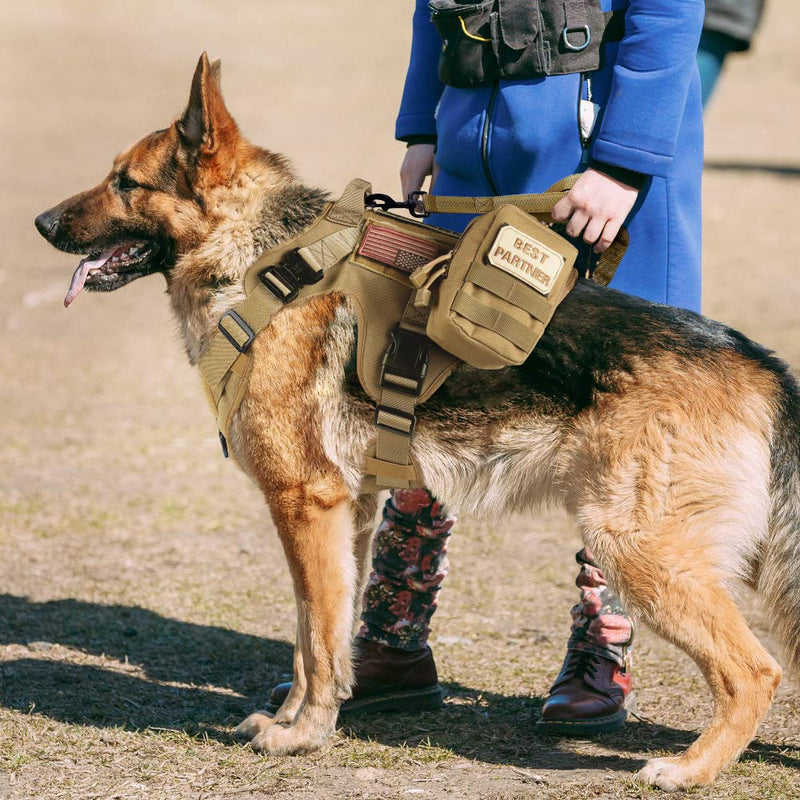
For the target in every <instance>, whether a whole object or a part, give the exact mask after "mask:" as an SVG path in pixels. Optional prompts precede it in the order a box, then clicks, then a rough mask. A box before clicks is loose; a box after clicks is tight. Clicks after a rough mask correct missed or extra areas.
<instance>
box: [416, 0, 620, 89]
mask: <svg viewBox="0 0 800 800" xmlns="http://www.w3.org/2000/svg"><path fill="white" fill-rule="evenodd" d="M428 7H429V8H430V11H431V20H432V22H433V24H434V25H435V26H436V29H437V30H438V32H439V35H440V36H441V37H442V42H443V44H442V53H441V56H440V57H439V79H440V80H441V81H442V83H445V84H447V85H448V86H455V87H458V88H469V87H474V86H483V85H486V84H489V83H492V82H493V81H496V80H498V79H501V78H502V79H509V80H519V79H524V78H537V77H542V76H545V75H565V74H568V73H572V72H591V71H593V70H596V69H597V68H598V67H599V66H600V54H601V44H602V43H603V42H605V41H617V40H619V39H621V38H622V35H623V33H624V27H625V26H624V12H616V13H613V12H608V13H605V12H603V11H602V10H601V9H600V2H599V0H483V2H480V3H470V2H463V0H430V2H429V3H428Z"/></svg>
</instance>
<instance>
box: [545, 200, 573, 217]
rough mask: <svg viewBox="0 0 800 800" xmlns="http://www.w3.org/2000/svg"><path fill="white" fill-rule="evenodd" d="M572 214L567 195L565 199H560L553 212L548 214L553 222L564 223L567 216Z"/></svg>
mask: <svg viewBox="0 0 800 800" xmlns="http://www.w3.org/2000/svg"><path fill="white" fill-rule="evenodd" d="M571 213H572V201H571V200H570V199H569V195H567V196H566V197H562V198H561V199H560V200H559V201H558V202H557V203H556V204H555V205H554V206H553V210H552V211H551V212H550V216H551V217H552V218H553V220H554V221H555V222H565V221H566V220H567V219H569V215H570V214H571Z"/></svg>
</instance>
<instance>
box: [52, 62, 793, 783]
mask: <svg viewBox="0 0 800 800" xmlns="http://www.w3.org/2000/svg"><path fill="white" fill-rule="evenodd" d="M324 199H325V198H324V195H323V193H321V192H319V191H317V190H314V189H309V188H307V187H305V186H303V185H301V184H300V183H299V182H298V180H297V178H296V177H295V175H294V173H293V172H292V169H291V167H290V166H289V164H288V162H287V161H286V160H285V159H283V158H282V157H280V156H277V155H274V154H272V153H269V152H267V151H265V150H262V149H260V148H257V147H254V146H253V145H251V144H250V143H248V142H247V141H246V140H245V139H244V138H243V137H242V136H241V135H240V134H239V132H238V129H237V127H236V124H235V123H234V121H233V119H232V118H231V117H230V115H229V114H228V112H227V110H226V108H225V105H224V103H223V100H222V95H221V91H220V88H219V80H218V74H215V69H214V67H212V66H211V65H210V64H209V62H208V61H207V59H206V58H205V56H203V57H202V58H201V60H200V63H199V64H198V68H197V71H196V73H195V76H194V81H193V83H192V90H191V97H190V101H189V105H188V107H187V110H186V112H185V113H184V114H183V115H182V116H181V117H180V118H179V119H178V120H176V121H175V122H174V123H173V124H172V125H170V127H169V128H167V129H165V130H163V131H157V132H156V133H153V134H151V135H149V136H147V137H145V138H144V139H142V140H141V141H140V142H138V143H137V144H135V145H133V146H132V147H131V148H130V149H128V150H127V151H126V152H125V153H123V154H122V155H121V156H119V157H118V158H117V159H116V161H115V162H114V168H113V170H112V172H111V174H110V175H109V176H108V177H107V178H106V180H105V181H103V183H101V184H100V185H99V186H97V187H95V188H94V189H90V190H89V191H87V192H84V193H82V194H79V195H76V196H75V197H72V198H70V199H68V200H66V201H64V202H63V203H61V204H60V205H59V206H57V207H56V208H54V209H52V210H50V211H48V212H45V214H43V215H42V216H41V217H40V218H39V220H38V221H37V225H38V227H39V228H40V230H41V231H42V232H43V234H44V235H46V237H47V238H48V239H49V240H50V241H51V242H52V243H53V244H54V245H55V246H56V247H58V248H60V249H62V250H67V251H70V252H75V253H86V252H89V251H93V250H96V249H97V248H98V247H107V246H109V245H113V244H116V243H117V242H124V241H128V240H142V239H145V240H147V241H148V242H150V243H152V244H153V248H152V251H153V253H154V254H155V255H153V256H152V258H151V259H150V261H149V262H148V263H147V264H145V265H144V266H142V267H140V268H139V269H138V271H137V273H136V274H133V275H127V276H125V277H124V281H123V280H120V281H119V283H120V284H121V283H122V282H128V280H129V279H132V278H133V277H139V276H140V275H143V274H148V273H150V272H160V273H162V274H163V275H164V276H165V277H166V280H167V285H168V291H169V297H170V302H171V303H172V306H173V309H174V311H175V314H176V316H177V318H178V320H179V322H180V326H181V332H182V336H183V340H184V343H185V346H186V350H187V353H188V355H189V358H190V360H191V361H192V363H196V362H197V359H198V357H199V356H200V354H201V353H202V352H203V349H204V347H206V346H207V344H208V341H209V338H210V337H211V335H212V333H213V331H214V329H215V325H216V322H217V320H218V319H219V316H220V314H221V313H222V312H223V311H225V310H226V309H228V308H230V307H231V306H232V305H233V304H234V303H235V302H237V301H238V300H240V299H241V297H242V276H243V274H244V271H245V270H246V268H247V267H248V266H249V265H250V264H251V262H253V261H254V260H255V259H256V258H257V257H258V256H259V255H260V254H261V253H262V252H263V251H264V250H266V249H267V248H269V247H270V246H272V245H274V244H275V243H276V242H278V241H280V240H282V239H285V238H286V237H288V236H289V235H291V234H293V233H295V232H297V231H299V230H300V229H302V228H303V226H305V225H306V224H307V223H309V222H310V220H311V219H313V218H314V216H315V215H316V214H317V213H318V212H319V210H320V208H321V206H322V203H323V201H324ZM623 268H624V267H623ZM90 288H102V287H100V286H94V285H92V286H90ZM354 321H355V320H354V315H353V313H352V312H351V309H350V307H349V306H348V304H347V301H346V300H345V299H344V298H342V297H340V296H330V297H324V298H322V299H317V300H314V301H311V302H309V303H307V304H306V305H304V306H301V307H292V308H287V309H284V310H283V311H282V312H281V313H279V314H278V316H277V317H276V318H275V319H274V321H273V322H272V323H271V324H270V325H269V326H268V327H267V328H266V329H265V330H264V331H263V332H262V333H261V334H260V335H259V337H258V339H257V340H256V342H255V344H254V347H253V351H254V356H255V367H254V371H253V375H252V379H251V382H250V387H249V390H248V393H247V395H246V397H245V400H244V403H243V405H242V407H241V410H240V411H239V413H238V416H237V418H236V420H235V423H234V426H233V430H232V442H231V445H232V447H233V449H234V451H235V454H236V457H237V460H238V461H239V462H240V463H241V464H242V465H243V468H244V469H245V470H246V471H247V472H248V473H249V474H250V475H251V476H252V478H253V479H254V480H255V481H256V483H257V484H258V485H259V486H260V488H261V489H262V491H263V493H264V496H265V498H266V500H267V503H268V505H269V508H270V511H271V513H272V517H273V519H274V521H275V525H276V527H277V529H278V533H279V535H280V537H281V541H282V543H283V546H284V549H285V552H286V556H287V560H288V562H289V566H290V569H291V573H292V577H293V579H294V586H295V592H296V599H297V618H298V632H297V647H296V651H295V673H294V689H293V690H292V693H291V694H290V696H289V697H288V699H287V700H286V702H285V704H284V705H283V707H282V708H281V709H280V710H279V712H278V713H277V714H276V716H275V717H274V718H271V717H269V716H267V715H264V714H254V715H252V716H250V717H249V718H248V719H247V720H245V721H244V722H243V723H242V724H241V725H240V726H239V732H240V733H242V734H243V735H245V736H247V737H248V738H249V739H250V740H251V741H252V743H253V746H254V747H256V748H257V749H259V750H263V751H267V752H270V753H294V752H301V751H305V750H310V749H313V748H316V747H319V746H320V745H321V744H322V743H323V742H324V741H325V739H326V737H327V736H328V735H329V734H330V733H331V731H332V730H333V729H334V725H335V721H336V716H337V709H338V706H339V703H340V702H341V700H342V699H344V698H346V697H347V696H348V695H349V692H350V687H351V682H352V666H351V654H350V642H351V636H352V633H353V624H354V618H355V617H356V614H357V606H358V603H357V600H358V598H359V597H360V593H361V586H362V583H363V578H364V572H365V569H366V568H367V562H368V557H367V556H368V553H369V539H370V535H371V526H372V521H373V516H374V511H375V498H374V497H371V496H359V493H358V487H359V483H360V478H361V474H360V467H359V464H360V462H361V459H362V456H363V454H364V452H365V450H366V447H367V444H368V442H369V440H370V439H371V437H372V435H373V426H372V406H371V404H370V403H369V402H368V401H367V399H366V397H365V395H364V394H363V392H362V391H361V389H360V387H359V386H358V384H357V381H356V379H355V378H354V377H353V376H352V375H350V374H349V373H348V372H347V370H346V365H347V363H348V360H349V358H350V354H351V350H352V347H353V344H354V336H355V334H354ZM415 453H416V457H417V459H418V461H419V463H420V465H421V466H422V469H423V472H424V475H425V479H426V481H427V485H428V486H429V487H430V489H431V490H432V491H433V493H434V494H435V495H437V496H438V497H440V498H443V499H444V500H445V501H446V502H447V503H448V505H449V506H450V507H452V508H454V509H460V510H463V511H479V512H480V513H486V512H492V513H506V512H510V511H516V512H519V511H530V510H531V509H533V508H534V507H535V506H536V505H537V504H539V503H541V502H545V501H548V502H552V503H556V504H559V505H561V506H563V507H564V508H566V509H567V510H568V511H569V512H570V513H571V514H572V515H573V516H574V518H575V520H576V522H577V525H578V526H579V528H580V531H581V533H582V535H583V538H584V541H585V542H586V544H587V545H588V546H589V547H590V548H591V550H592V551H593V552H594V553H595V554H596V557H597V559H598V561H599V562H600V563H601V564H602V565H603V567H604V569H605V570H606V571H607V574H608V575H609V576H610V578H611V579H612V581H613V582H614V584H615V585H616V586H617V587H619V590H620V591H621V593H622V595H623V597H624V599H625V601H626V603H627V605H628V607H629V608H630V609H631V611H632V612H633V613H634V614H635V615H636V616H638V617H639V618H640V619H641V620H643V621H644V622H646V623H647V624H649V625H650V626H651V627H652V628H653V629H654V630H655V631H656V632H657V633H659V634H661V635H662V636H663V637H665V638H666V639H668V640H669V641H671V642H674V643H675V644H676V645H678V646H679V647H681V648H683V649H684V650H685V651H686V652H687V653H689V655H690V656H691V657H692V658H693V659H694V660H695V661H696V662H697V664H698V665H699V666H700V668H701V669H702V671H703V674H704V675H705V677H706V679H707V681H708V684H709V687H710V689H711V691H712V694H713V697H714V717H713V720H712V722H711V724H710V725H709V727H708V728H707V729H706V730H705V731H704V732H703V733H702V734H701V735H700V737H699V738H698V739H697V741H696V742H695V743H694V744H693V745H692V746H691V747H690V748H689V749H688V750H687V751H686V752H685V753H684V754H683V755H681V756H680V757H676V758H657V759H653V760H651V761H649V762H648V763H647V764H646V766H645V767H644V768H643V769H642V770H641V772H640V773H639V777H640V779H642V780H643V781H646V782H649V783H653V784H656V785H658V786H661V787H662V788H664V789H675V788H680V787H686V786H692V785H696V784H706V783H709V782H711V781H713V780H714V778H715V777H716V776H717V774H718V773H719V772H720V770H721V769H723V768H724V767H725V766H726V765H727V764H729V763H731V761H733V760H734V759H736V758H737V756H738V755H739V754H740V753H741V751H742V750H743V748H744V747H746V745H747V744H748V742H749V741H750V739H751V738H752V737H753V735H754V733H755V731H756V728H757V726H758V724H759V722H760V721H761V719H762V718H763V716H764V714H765V713H766V710H767V708H768V707H769V705H770V702H771V700H772V697H773V694H774V692H775V688H776V687H777V685H778V682H779V680H780V674H781V671H780V669H779V667H778V665H777V663H776V662H775V661H774V660H773V658H772V657H771V656H770V655H769V654H768V653H767V652H766V651H765V650H764V649H763V647H762V646H761V645H760V644H759V642H758V641H757V640H756V638H755V636H754V635H753V634H752V633H751V631H750V630H749V628H748V626H747V624H746V623H745V621H744V619H743V618H742V615H741V614H740V612H739V610H738V609H737V606H736V603H735V601H734V592H735V590H736V587H737V586H738V585H741V584H746V585H748V586H750V587H752V588H753V589H755V590H756V591H757V592H758V593H759V594H760V595H762V596H763V597H764V599H765V600H766V602H767V604H768V606H769V608H770V609H771V614H770V616H771V617H772V618H773V620H774V621H775V627H776V629H777V632H778V633H779V634H780V636H781V638H782V641H783V643H784V645H785V647H786V651H787V654H788V659H789V663H790V665H791V666H793V667H798V666H800V572H798V570H797V564H798V563H800V393H798V386H797V384H796V382H795V381H794V380H793V378H792V377H791V375H790V374H789V372H788V370H787V367H786V366H785V365H784V364H783V363H782V362H780V361H779V360H777V359H776V358H774V357H773V356H772V355H771V354H770V353H769V352H768V351H767V350H765V349H764V348H762V347H760V346H759V345H757V344H754V343H753V342H751V341H749V340H748V339H746V338H745V337H744V336H742V335H740V334H738V333H737V332H735V331H733V330H731V329H730V328H727V327H725V326H724V325H721V324H718V323H715V322H712V321H710V320H707V319H704V318H702V317H700V316H697V315H696V314H692V313H690V312H685V311H679V310H676V309H672V308H667V307H663V306H657V305H653V304H651V303H648V302H645V301H642V300H638V299H635V298H633V297H629V296H626V295H624V294H620V293H618V292H615V291H611V290H607V289H603V288H600V287H598V286H595V285H592V284H589V283H586V282H579V284H578V286H577V287H576V288H575V290H574V291H573V292H572V293H571V294H570V296H569V297H568V298H567V299H566V300H565V301H564V302H563V304H562V305H561V307H560V308H559V310H558V312H557V313H556V315H555V316H554V317H553V320H552V322H551V324H550V326H549V328H548V330H547V332H546V334H545V336H544V337H543V338H542V340H541V343H540V344H539V346H538V347H537V349H536V351H535V352H534V354H533V355H532V356H531V358H530V359H529V361H528V362H527V363H526V364H525V365H524V366H523V367H520V368H516V369H506V370H501V371H497V372H484V373H480V374H479V373H476V372H475V371H473V370H470V369H466V368H464V369H461V370H460V371H459V372H457V373H456V374H455V375H454V376H453V378H451V379H450V380H449V381H448V383H447V384H446V385H445V386H444V388H443V389H441V390H440V391H439V392H438V393H437V394H436V395H435V396H434V397H433V399H432V400H430V401H429V402H428V403H426V404H425V405H424V407H422V408H421V409H420V410H419V423H418V427H417V435H416V438H415Z"/></svg>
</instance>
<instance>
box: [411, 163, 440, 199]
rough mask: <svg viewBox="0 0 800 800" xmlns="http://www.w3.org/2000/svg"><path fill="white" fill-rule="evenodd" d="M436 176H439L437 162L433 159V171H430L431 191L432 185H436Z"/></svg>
mask: <svg viewBox="0 0 800 800" xmlns="http://www.w3.org/2000/svg"><path fill="white" fill-rule="evenodd" d="M438 177H439V164H438V163H437V162H436V161H434V162H433V172H432V173H431V188H430V191H431V192H432V191H433V187H434V186H435V185H436V179H437V178H438ZM406 196H407V195H406Z"/></svg>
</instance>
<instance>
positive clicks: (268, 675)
mask: <svg viewBox="0 0 800 800" xmlns="http://www.w3.org/2000/svg"><path fill="white" fill-rule="evenodd" d="M0 644H3V645H20V646H23V647H25V648H26V650H25V651H24V652H23V654H21V655H20V657H18V658H12V659H10V660H7V661H5V662H2V663H0V704H1V705H3V706H5V707H6V708H13V709H17V710H20V711H24V712H30V713H35V714H42V715H45V716H47V717H50V718H52V719H56V720H59V721H62V722H69V723H74V724H79V725H91V726H95V727H114V728H116V727H121V728H125V729H128V730H142V729H146V728H164V729H170V730H177V731H183V732H185V733H188V734H189V735H193V736H196V735H202V736H208V737H209V738H212V739H216V740H218V741H221V742H224V743H231V742H232V741H233V737H232V733H231V731H232V728H233V727H234V726H235V725H236V724H237V723H238V722H239V721H240V720H241V719H242V718H243V717H244V716H246V715H247V714H248V713H250V712H251V711H253V710H255V709H256V708H258V707H259V706H260V705H262V704H263V702H264V699H265V697H266V694H267V691H268V688H269V687H270V686H272V685H273V683H275V682H278V681H279V680H281V679H283V678H284V676H285V675H286V674H287V673H288V672H290V671H291V662H292V645H291V644H289V643H287V642H283V641H278V640H275V639H266V638H261V637H258V636H251V635H248V634H244V633H239V632H237V631H233V630H229V629H227V628H221V627H216V626H211V625H197V624H194V623H190V622H182V621H178V620H175V619H170V618H167V617H163V616H161V615H159V614H156V613H154V612H152V611H148V610H146V609H143V608H137V607H133V606H120V605H108V606H106V605H98V604H94V603H86V602H82V601H78V600H54V601H49V602H45V603H36V602H32V601H30V600H27V599H26V598H23V597H15V596H12V595H0ZM58 646H63V647H69V648H70V649H72V650H74V651H77V652H78V653H80V654H82V655H81V656H80V657H79V658H77V659H72V660H71V661H70V662H65V661H63V660H59V659H58V658H57V657H54V656H55V655H57V650H55V648H56V647H58ZM102 655H105V656H108V657H112V658H114V659H115V660H116V661H117V662H121V665H120V664H116V665H115V666H114V668H113V669H110V668H107V667H105V666H103V665H102V664H98V663H91V660H92V659H91V657H92V656H102ZM87 657H88V658H87ZM81 658H86V660H87V662H88V663H75V662H76V661H80V660H81ZM445 689H446V690H447V693H448V697H449V699H448V702H447V703H446V705H445V707H444V708H443V709H442V710H441V711H440V712H436V713H433V712H427V713H423V714H382V715H378V714H375V715H364V716H360V717H350V718H348V719H347V720H346V721H345V723H344V725H343V731H344V733H345V734H346V735H351V736H357V737H359V738H363V739H372V740H375V741H378V742H381V743H383V744H386V745H391V746H398V747H399V746H422V747H424V748H428V747H430V748H443V749H446V750H449V751H452V752H454V753H456V754H458V755H460V756H463V757H465V758H470V759H477V760H480V761H484V762H488V763H496V764H506V765H511V766H518V767H525V768H527V769H534V770H536V769H542V770H566V769H615V770H625V771H631V770H634V769H637V768H638V767H640V766H641V765H642V762H643V760H644V759H645V758H646V757H647V756H648V753H649V752H651V751H653V750H670V751H678V750H680V749H683V748H684V747H685V746H687V745H688V744H690V743H691V742H692V741H693V740H694V738H695V736H696V734H695V733H694V732H691V731H684V730H680V729H676V728H669V727H666V726H661V725H656V724H652V723H649V722H637V723H635V724H633V725H628V726H626V727H625V728H624V729H623V730H621V731H618V732H615V733H611V734H605V735H603V736H602V737H600V738H599V740H598V741H599V742H600V744H602V746H603V749H604V752H603V753H602V754H601V753H597V754H595V753H591V752H587V751H586V749H585V748H578V749H582V750H583V752H581V753H578V752H574V751H573V749H572V748H570V747H569V746H566V745H565V744H564V742H563V740H560V739H558V738H552V737H550V736H546V735H544V734H542V733H540V732H539V731H537V729H536V725H535V723H536V720H537V719H538V717H539V709H540V708H541V703H542V700H541V698H536V697H533V698H531V697H517V696H507V695H502V694H492V693H489V692H485V691H482V690H480V689H478V688H474V687H469V686H463V685H460V684H455V683H450V684H445ZM609 750H612V751H618V752H619V755H618V756H615V755H613V754H611V755H610V754H609V753H608V751H609ZM743 758H744V759H745V760H757V761H761V762H765V763H768V764H776V765H782V766H788V767H794V768H795V769H798V768H800V759H797V758H793V757H792V756H790V755H788V754H787V753H786V751H785V750H782V748H781V747H780V746H778V745H771V744H768V743H763V742H754V743H753V744H752V745H751V746H750V747H749V748H748V750H747V751H746V752H745V754H744V755H743Z"/></svg>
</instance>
